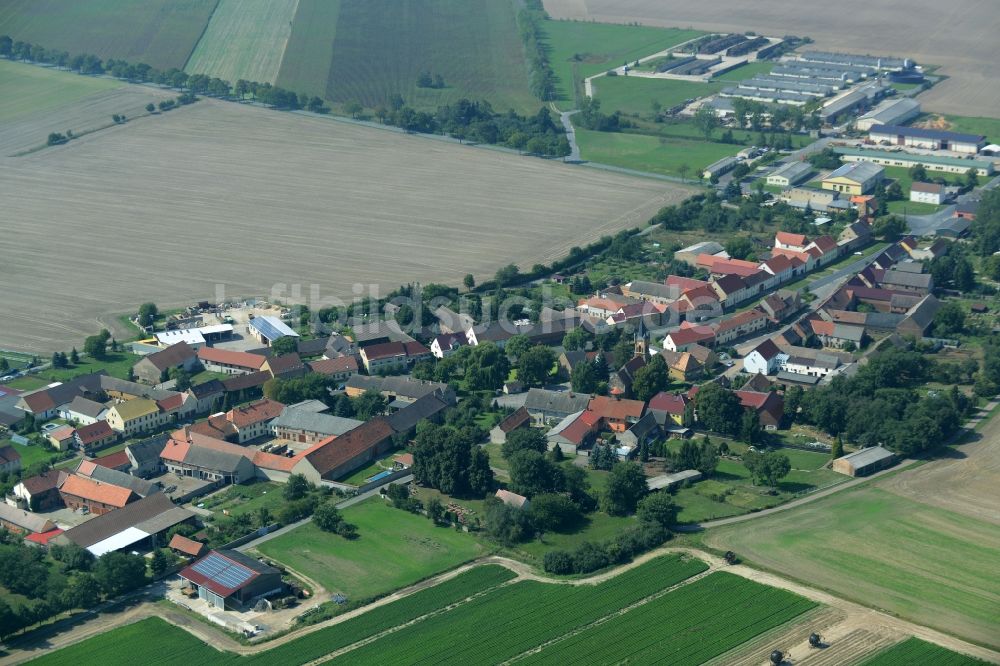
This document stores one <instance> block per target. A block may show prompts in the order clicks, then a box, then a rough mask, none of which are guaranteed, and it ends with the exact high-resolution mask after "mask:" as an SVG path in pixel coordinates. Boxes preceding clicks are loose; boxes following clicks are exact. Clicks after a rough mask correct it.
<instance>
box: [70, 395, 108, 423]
mask: <svg viewBox="0 0 1000 666" xmlns="http://www.w3.org/2000/svg"><path fill="white" fill-rule="evenodd" d="M106 409H107V407H105V406H104V404H102V403H100V402H97V401H95V400H91V399H89V398H84V397H83V396H82V395H78V396H76V397H75V398H73V400H72V402H70V403H69V405H68V406H67V407H66V410H67V411H70V412H74V413H76V414H82V415H83V416H89V417H90V418H92V419H96V418H97V417H98V416H100V415H101V412H103V411H104V410H106Z"/></svg>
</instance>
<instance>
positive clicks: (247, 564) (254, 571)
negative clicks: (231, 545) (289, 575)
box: [178, 550, 281, 599]
mask: <svg viewBox="0 0 1000 666" xmlns="http://www.w3.org/2000/svg"><path fill="white" fill-rule="evenodd" d="M280 573H281V572H280V571H278V570H277V569H275V568H274V567H271V566H268V565H266V564H264V563H262V562H258V561H257V560H255V559H253V558H252V557H250V556H249V555H244V554H243V553H241V552H239V551H237V550H213V551H210V552H209V553H208V555H206V556H205V557H203V558H201V559H200V560H198V561H197V562H195V563H194V564H191V565H189V566H186V567H184V568H183V569H181V571H180V572H179V574H178V575H179V576H180V577H181V578H183V579H185V580H189V581H191V582H192V583H194V584H195V585H198V586H199V587H204V588H206V589H209V590H211V591H212V592H214V593H215V594H217V595H219V596H220V597H222V598H223V599H225V598H226V597H228V596H231V595H233V594H235V593H236V592H238V591H239V590H241V589H243V588H244V587H246V586H247V585H249V584H250V583H252V582H253V581H255V580H256V579H257V578H258V577H260V576H262V575H275V574H280Z"/></svg>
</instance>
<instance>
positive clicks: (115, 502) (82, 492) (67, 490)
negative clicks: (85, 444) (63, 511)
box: [59, 474, 133, 509]
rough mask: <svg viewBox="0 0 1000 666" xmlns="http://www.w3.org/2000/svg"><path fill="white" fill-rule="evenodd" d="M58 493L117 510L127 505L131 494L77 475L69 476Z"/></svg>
mask: <svg viewBox="0 0 1000 666" xmlns="http://www.w3.org/2000/svg"><path fill="white" fill-rule="evenodd" d="M59 491H60V492H61V493H63V494H66V495H72V496H74V497H80V498H82V499H85V500H89V501H91V502H100V503H101V504H106V505H108V506H113V507H116V508H119V509H120V508H122V507H123V506H125V505H126V504H128V502H129V500H130V499H132V494H133V493H132V490H131V489H130V488H122V487H121V486H116V485H113V484H111V483H102V482H100V481H94V480H93V479H89V478H87V477H85V476H80V475H79V474H70V475H69V477H67V479H66V481H65V482H64V483H63V484H62V487H60V488H59Z"/></svg>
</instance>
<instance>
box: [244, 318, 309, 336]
mask: <svg viewBox="0 0 1000 666" xmlns="http://www.w3.org/2000/svg"><path fill="white" fill-rule="evenodd" d="M247 326H249V327H251V328H253V329H255V330H257V331H259V332H260V334H261V335H263V336H264V337H265V338H267V339H268V340H270V341H272V342H273V341H275V340H278V339H280V338H284V337H289V336H290V337H295V338H297V337H299V334H298V333H296V332H295V331H293V330H292V329H291V328H289V327H288V324H286V323H285V322H283V321H281V320H280V319H278V318H277V317H272V316H270V315H259V316H257V317H254V318H253V319H251V320H250V321H248V322H247Z"/></svg>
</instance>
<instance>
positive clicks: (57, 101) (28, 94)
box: [0, 10, 124, 122]
mask: <svg viewBox="0 0 1000 666" xmlns="http://www.w3.org/2000/svg"><path fill="white" fill-rule="evenodd" d="M0 11H3V10H0ZM0 32H2V31H0ZM123 85H124V84H123V83H121V82H119V81H112V80H110V79H98V78H94V77H92V76H80V75H79V74H74V73H72V72H61V71H59V70H57V69H51V68H47V67H35V66H32V65H23V64H18V63H15V62H11V61H9V60H0V90H3V95H2V96H0V122H10V121H13V120H17V119H20V118H25V117H28V116H31V115H33V114H36V113H41V112H44V111H48V110H50V109H57V108H60V107H64V106H68V105H71V104H73V103H74V102H77V101H78V100H81V99H83V98H85V97H88V96H90V95H93V94H94V93H98V92H101V91H102V90H113V89H115V88H121V87H122V86H123Z"/></svg>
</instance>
